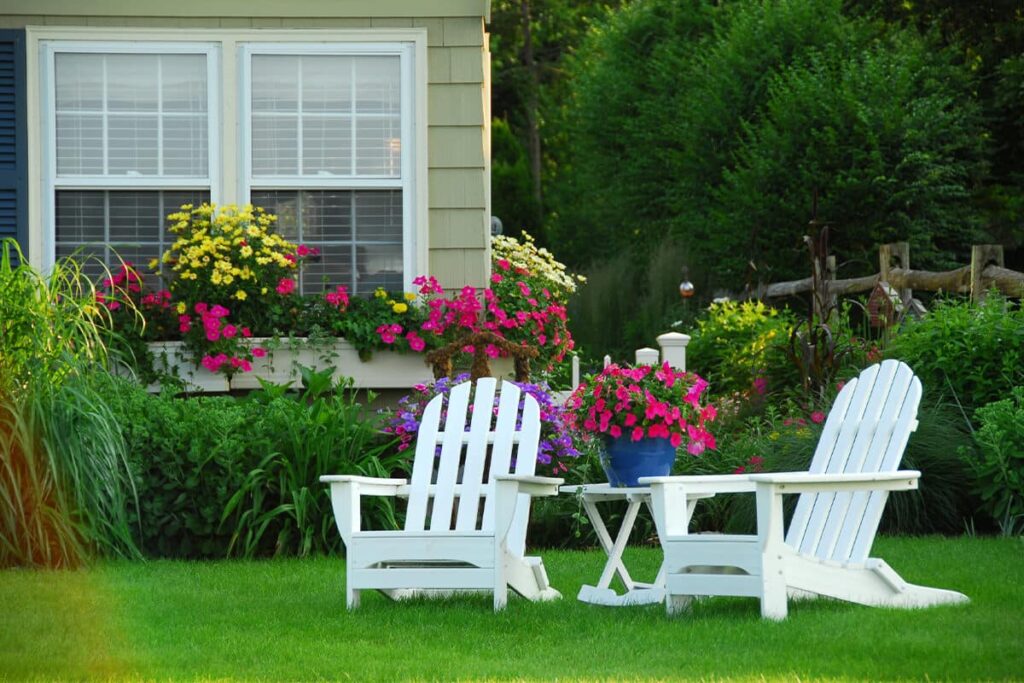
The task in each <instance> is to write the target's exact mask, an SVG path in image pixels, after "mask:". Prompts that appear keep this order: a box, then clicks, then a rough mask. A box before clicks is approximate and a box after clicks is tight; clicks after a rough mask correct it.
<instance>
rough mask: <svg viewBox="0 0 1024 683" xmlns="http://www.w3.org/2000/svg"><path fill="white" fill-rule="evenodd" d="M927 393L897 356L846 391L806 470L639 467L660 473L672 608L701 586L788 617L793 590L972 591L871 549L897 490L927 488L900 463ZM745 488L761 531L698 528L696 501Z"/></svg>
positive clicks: (846, 595) (894, 601) (910, 594)
mask: <svg viewBox="0 0 1024 683" xmlns="http://www.w3.org/2000/svg"><path fill="white" fill-rule="evenodd" d="M920 400H921V382H920V380H918V379H917V377H915V376H914V374H913V372H911V370H910V368H909V367H907V366H906V365H905V364H903V363H900V362H898V361H894V360H887V361H884V362H883V363H881V364H880V365H873V366H871V367H870V368H868V369H866V370H864V371H863V372H862V373H861V374H860V376H859V377H858V378H857V379H854V380H852V381H850V382H849V383H847V385H846V386H845V387H844V388H843V390H842V391H841V392H840V393H839V396H838V397H837V398H836V401H835V404H834V405H833V406H832V410H831V411H830V413H829V416H828V420H827V421H826V422H825V425H824V429H823V431H822V434H821V439H820V441H819V442H818V447H817V450H816V451H815V453H814V458H813V460H812V462H811V466H810V470H809V471H808V472H799V473H777V474H752V475H721V476H709V477H700V476H697V477H650V478H647V479H641V481H642V482H645V483H649V484H650V485H651V495H652V503H653V508H654V517H655V523H656V525H657V527H658V533H659V535H660V538H661V545H662V548H663V550H664V554H665V570H666V572H667V582H666V607H667V609H668V612H669V614H672V613H675V612H677V611H679V610H681V609H683V608H684V607H686V606H687V604H688V603H689V600H690V598H691V597H693V596H701V595H738V596H750V597H757V598H760V600H761V615H762V616H763V617H766V618H770V619H783V618H785V617H786V613H787V596H791V597H815V596H828V597H832V598H838V599H840V600H847V601H850V602H855V603H860V604H864V605H880V606H881V605H884V606H890V607H925V606H928V605H936V604H942V603H959V602H967V601H968V599H967V597H966V596H965V595H963V594H961V593H957V592H954V591H948V590H940V589H936V588H925V587H923V586H915V585H912V584H909V583H907V582H906V581H904V580H903V579H902V578H900V576H899V575H898V574H897V573H896V572H895V571H894V570H893V569H892V568H891V567H889V565H887V564H886V563H885V562H883V561H882V560H879V559H873V558H869V557H868V553H869V552H870V551H871V545H872V542H873V541H874V538H875V532H876V531H877V529H878V523H879V521H880V519H881V516H882V508H883V507H884V505H885V502H886V498H887V497H888V495H889V491H905V490H909V489H915V488H917V481H918V478H919V477H920V475H921V473H920V472H916V471H909V470H905V471H898V470H897V467H898V466H899V462H900V459H901V458H902V457H903V450H904V448H905V447H906V445H907V440H908V439H909V438H910V432H912V431H913V430H914V429H916V428H917V407H918V403H919V402H920ZM744 491H747V492H750V491H753V492H754V493H755V495H756V497H757V528H758V531H757V535H756V536H741V535H725V534H689V533H688V530H687V528H686V526H687V523H686V520H687V519H688V515H687V504H688V503H689V504H691V505H692V504H693V502H695V500H694V499H696V498H697V497H700V496H702V495H703V496H707V494H715V493H726V492H744ZM793 493H798V494H800V499H799V500H798V502H797V506H796V510H795V512H794V515H793V518H792V520H791V521H790V524H789V530H788V532H787V533H786V534H785V537H784V536H783V507H782V497H783V496H784V495H786V494H793Z"/></svg>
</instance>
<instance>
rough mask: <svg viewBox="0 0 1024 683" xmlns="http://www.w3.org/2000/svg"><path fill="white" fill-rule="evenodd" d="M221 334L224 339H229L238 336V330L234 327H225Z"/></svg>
mask: <svg viewBox="0 0 1024 683" xmlns="http://www.w3.org/2000/svg"><path fill="white" fill-rule="evenodd" d="M221 334H222V335H223V336H224V338H225V339H231V338H233V337H234V336H236V335H237V334H238V328H237V327H235V326H234V325H225V326H224V329H223V330H221Z"/></svg>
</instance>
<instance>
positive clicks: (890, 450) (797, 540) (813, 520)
mask: <svg viewBox="0 0 1024 683" xmlns="http://www.w3.org/2000/svg"><path fill="white" fill-rule="evenodd" d="M920 402H921V381H920V380H919V379H918V378H917V377H915V376H914V373H913V371H911V369H910V368H909V367H908V366H907V365H906V364H904V363H901V362H899V361H895V360H886V361H883V362H882V363H881V364H879V365H872V366H871V367H869V368H867V369H866V370H864V371H863V372H862V373H860V376H859V377H857V378H856V379H853V380H851V381H849V382H847V384H846V386H844V387H843V389H842V391H840V392H839V396H837V397H836V401H835V403H834V404H833V406H832V410H831V411H830V412H829V415H828V419H827V420H826V421H825V426H824V428H823V429H822V433H821V439H820V440H819V441H818V448H817V450H816V451H815V452H814V459H813V460H812V461H811V467H810V472H812V473H822V472H825V473H854V472H893V471H895V470H897V469H898V468H899V464H900V460H901V459H902V458H903V451H904V449H905V448H906V445H907V440H908V439H909V438H910V433H911V432H912V431H914V430H915V429H916V428H917V407H918V404H919V403H920ZM887 497H888V493H887V492H885V491H872V492H863V491H858V492H855V493H849V492H842V493H804V494H801V496H800V499H799V500H798V501H797V506H796V511H795V512H794V514H793V519H792V520H791V522H790V526H789V531H788V532H787V534H786V543H787V544H789V545H790V546H792V547H793V548H795V549H797V550H798V551H799V552H801V553H803V554H805V555H812V556H814V557H818V558H820V559H823V560H834V561H837V562H847V561H850V562H863V561H864V560H866V559H867V557H868V553H869V552H870V551H871V544H872V543H873V542H874V539H875V532H876V531H877V530H878V523H879V521H880V520H881V518H882V508H883V507H884V506H885V501H886V499H887Z"/></svg>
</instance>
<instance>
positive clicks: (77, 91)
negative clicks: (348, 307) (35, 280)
mask: <svg viewBox="0 0 1024 683" xmlns="http://www.w3.org/2000/svg"><path fill="white" fill-rule="evenodd" d="M57 32H59V31H57ZM162 35H165V36H166V38H163V39H152V40H147V39H146V38H145V37H138V38H135V39H126V40H117V41H114V40H108V39H104V40H85V39H74V40H71V39H66V40H62V39H48V38H44V39H42V40H41V41H40V43H39V45H40V51H39V54H40V76H41V79H40V102H41V105H42V107H41V112H42V118H43V135H42V140H43V145H42V151H43V154H42V159H41V164H40V167H41V170H42V179H43V187H44V188H45V189H44V198H43V202H42V206H43V225H44V229H45V232H44V234H45V238H44V245H43V247H44V254H46V256H45V257H44V265H45V264H46V262H49V261H50V260H51V259H53V258H55V257H57V258H59V257H62V256H67V255H70V254H72V253H76V252H77V253H79V254H81V255H84V256H86V257H89V256H92V257H95V259H94V260H87V261H86V263H92V264H94V265H91V266H88V270H89V272H90V273H92V274H98V272H99V271H101V270H102V268H101V267H99V266H98V265H95V264H99V263H103V264H106V265H107V266H108V267H111V268H116V267H117V266H118V264H119V260H118V259H119V258H120V259H124V260H126V261H132V262H134V263H136V264H145V263H146V262H147V261H149V260H151V259H153V258H156V257H158V256H159V255H160V254H161V253H163V252H164V251H165V250H166V249H167V247H168V246H169V243H170V242H171V241H173V240H170V239H168V234H167V221H166V216H167V214H169V213H172V212H174V211H176V210H177V209H178V207H180V206H181V205H182V204H186V203H191V204H198V203H200V202H203V201H212V202H215V203H218V204H225V203H233V204H244V203H246V202H251V203H252V204H255V205H256V206H260V207H263V208H264V209H266V210H267V211H268V212H270V213H272V214H274V215H276V216H277V217H278V230H279V232H281V233H282V234H283V235H284V237H286V238H287V239H289V240H290V241H293V242H296V243H299V244H304V245H306V246H308V247H311V248H316V249H318V250H319V256H317V257H315V258H313V259H311V260H310V261H309V262H308V264H307V267H306V269H305V271H304V273H303V274H302V277H301V282H300V286H301V288H302V291H303V292H306V293H312V292H319V291H323V290H324V289H325V288H333V287H334V286H336V285H345V286H346V287H348V289H349V291H350V292H354V293H358V294H370V293H372V292H373V291H374V289H376V288H377V287H385V288H387V289H390V290H397V289H403V288H407V287H409V286H411V279H412V277H413V276H414V275H416V274H417V272H421V271H422V270H423V268H424V267H425V263H424V262H423V261H424V260H425V254H426V245H425V244H424V242H425V236H424V235H420V234H419V233H418V231H417V226H424V225H425V219H426V215H425V214H426V202H425V198H424V197H423V193H424V189H423V188H424V187H425V185H424V184H423V183H420V184H419V186H417V183H416V180H415V178H414V176H415V175H416V173H414V169H415V170H416V171H417V172H418V173H419V174H421V175H424V174H425V173H426V164H425V159H423V158H421V156H423V155H422V152H420V154H419V155H416V150H417V144H416V143H417V142H419V143H420V145H423V143H425V136H426V121H425V119H424V117H423V115H422V113H419V115H417V112H418V111H419V112H422V111H423V107H424V106H425V86H426V68H425V64H423V63H422V59H423V55H424V54H425V52H426V50H425V46H424V45H423V44H422V39H421V38H419V37H416V36H411V37H410V39H408V40H402V39H401V37H400V36H399V38H398V39H396V38H395V34H394V33H391V34H389V35H390V37H389V39H388V40H380V41H377V42H373V41H371V40H369V39H368V38H367V39H365V40H362V39H361V40H351V39H349V37H348V36H339V37H338V38H337V39H335V40H327V39H326V36H325V35H323V34H322V33H317V34H316V35H310V34H306V33H304V32H302V31H296V32H287V31H283V32H275V33H273V34H272V37H267V38H265V39H263V40H260V39H259V38H261V37H262V35H261V34H260V32H232V31H226V32H225V31H218V32H207V33H205V34H202V33H201V34H200V37H199V38H194V37H193V36H194V35H195V34H194V33H193V34H191V35H190V36H189V37H188V38H183V39H182V40H180V41H179V40H177V39H175V38H173V37H172V36H174V33H173V32H169V31H168V32H163V33H162ZM418 41H419V42H418ZM418 60H420V61H419V62H418ZM417 83H419V84H420V85H419V87H420V88H424V92H420V91H418V90H417V85H416V84H417ZM417 197H419V200H417ZM418 214H419V215H418ZM143 270H147V271H148V269H143ZM154 284H155V283H154Z"/></svg>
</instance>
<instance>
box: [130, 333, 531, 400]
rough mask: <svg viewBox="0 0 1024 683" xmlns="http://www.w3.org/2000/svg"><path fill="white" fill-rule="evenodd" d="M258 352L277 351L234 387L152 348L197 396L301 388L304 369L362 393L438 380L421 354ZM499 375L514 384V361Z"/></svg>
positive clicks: (501, 363) (340, 345) (337, 347)
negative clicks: (346, 381) (265, 384)
mask: <svg viewBox="0 0 1024 683" xmlns="http://www.w3.org/2000/svg"><path fill="white" fill-rule="evenodd" d="M251 342H252V345H253V346H263V345H269V346H275V345H277V346H278V347H277V348H274V350H273V351H270V352H269V353H268V354H267V356H266V357H264V358H254V359H253V364H252V372H237V373H236V374H235V376H234V377H232V378H231V381H230V382H228V379H227V377H225V376H224V375H223V374H221V373H214V372H210V371H209V370H207V369H206V368H204V367H202V366H199V367H198V368H197V367H196V366H195V362H194V361H193V360H192V356H191V353H190V352H189V351H188V350H186V349H185V348H184V345H183V343H182V342H154V343H151V344H149V349H150V351H152V352H153V355H154V356H155V360H154V366H155V369H156V370H157V371H158V372H166V373H169V374H173V375H177V376H178V377H180V378H181V379H182V380H184V381H185V382H186V384H188V386H189V388H190V389H192V390H196V391H211V392H212V391H231V390H234V389H258V388H259V386H260V383H259V379H258V378H262V379H264V380H267V381H271V382H274V383H277V384H284V383H285V382H294V383H295V386H299V385H300V384H301V374H300V372H299V366H307V367H314V368H325V367H328V366H333V367H334V368H335V373H334V377H335V380H337V379H340V378H341V377H351V378H352V380H353V382H354V386H355V387H356V388H357V389H408V388H410V387H412V386H413V385H414V384H421V383H426V382H429V381H431V380H432V379H433V377H434V375H433V372H432V370H431V368H430V366H429V365H427V363H426V360H425V354H422V353H397V352H394V351H374V353H373V356H372V357H371V358H370V360H369V361H366V362H363V361H362V360H360V359H359V353H358V352H357V351H356V349H355V347H354V346H352V345H351V344H349V343H348V342H347V341H345V340H344V339H338V340H337V341H335V342H333V343H330V344H327V345H324V344H322V343H316V344H308V343H307V342H306V340H304V339H297V340H288V339H283V340H281V341H280V342H276V341H272V340H268V339H257V338H253V339H252V340H251ZM491 366H492V368H493V370H494V374H495V376H497V377H503V378H507V379H513V378H514V371H513V366H512V360H511V359H509V358H497V359H494V360H492V361H491ZM149 389H150V391H159V390H160V386H159V385H158V384H155V385H150V387H149Z"/></svg>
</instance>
